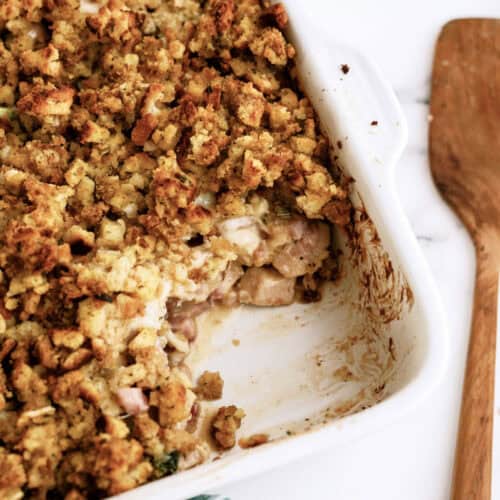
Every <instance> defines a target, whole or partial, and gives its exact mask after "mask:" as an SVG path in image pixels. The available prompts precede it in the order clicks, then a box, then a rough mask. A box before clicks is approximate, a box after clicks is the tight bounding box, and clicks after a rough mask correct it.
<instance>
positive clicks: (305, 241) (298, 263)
mask: <svg viewBox="0 0 500 500" xmlns="http://www.w3.org/2000/svg"><path fill="white" fill-rule="evenodd" d="M329 245H330V228H329V227H328V225H327V224H324V223H322V222H312V223H309V224H308V225H307V228H306V230H305V232H304V234H303V235H302V237H301V239H300V240H298V241H294V242H292V243H288V244H287V245H285V246H284V247H283V248H282V249H280V251H279V252H278V253H276V255H275V256H274V258H273V260H272V265H273V267H274V268H275V269H277V270H278V271H279V272H280V273H281V274H282V275H283V276H285V277H286V278H296V277H297V276H303V275H304V274H310V273H313V272H314V271H316V270H317V269H318V268H319V267H320V266H321V263H322V262H323V260H325V259H326V258H327V257H328V247H329Z"/></svg>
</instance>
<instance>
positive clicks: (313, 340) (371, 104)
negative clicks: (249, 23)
mask: <svg viewBox="0 0 500 500" xmlns="http://www.w3.org/2000/svg"><path fill="white" fill-rule="evenodd" d="M284 3H285V5H286V8H287V11H288V14H289V17H290V31H289V35H290V38H291V41H292V42H293V43H294V45H295V47H296V49H297V53H298V55H297V66H298V70H299V75H300V80H301V82H302V85H303V87H304V90H305V92H306V94H307V95H308V96H309V97H310V99H311V100H312V102H313V104H314V106H315V108H316V111H317V112H318V114H319V117H320V120H321V122H322V126H323V128H324V131H325V132H326V134H327V135H328V136H329V138H330V140H331V143H332V144H333V145H334V146H335V147H334V151H333V153H332V154H334V155H336V156H337V157H338V160H337V161H338V162H339V163H340V165H341V167H342V168H343V170H344V172H345V173H346V174H347V175H349V176H351V177H352V178H353V180H354V182H353V184H352V193H351V199H352V201H353V204H354V206H355V208H356V216H355V227H354V231H353V233H352V234H350V235H345V234H338V241H340V242H341V247H342V248H341V250H342V256H341V269H342V279H340V280H339V281H338V283H336V284H334V285H332V286H330V287H329V288H328V289H327V290H326V291H325V293H324V297H323V300H322V301H321V302H318V303H315V304H308V305H304V304H294V305H292V306H288V307H282V308H270V309H267V308H261V309H257V308H251V307H240V308H238V309H235V310H233V311H232V312H231V313H224V314H222V313H210V315H208V316H205V317H202V318H201V319H200V321H201V325H200V327H201V328H200V330H201V331H202V332H203V334H202V335H200V337H201V338H200V339H199V342H198V345H197V346H196V348H195V349H194V352H193V353H192V354H190V360H189V361H190V363H189V364H190V367H191V369H192V371H193V374H194V375H195V376H196V375H198V374H200V373H202V372H203V371H204V370H207V369H208V370H214V369H215V370H220V372H221V375H222V376H223V378H224V380H225V390H224V398H223V401H222V403H223V404H225V403H232V402H236V403H237V404H238V405H239V406H241V407H242V408H244V409H245V412H246V415H247V417H246V418H245V420H244V423H243V426H242V428H241V430H240V432H239V435H240V436H250V435H251V434H254V433H266V434H268V435H269V442H268V443H267V444H264V445H262V446H260V447H258V448H253V449H247V450H243V449H241V448H238V447H235V448H234V449H233V450H232V451H231V452H229V453H225V454H223V455H222V456H216V455H214V457H213V458H217V460H209V461H208V462H206V463H205V464H203V465H200V466H198V467H195V468H193V469H191V470H188V471H183V472H180V473H178V474H176V475H173V476H170V477H167V478H164V479H161V480H158V481H155V482H152V483H149V484H146V485H144V486H142V487H140V488H138V489H135V490H133V491H130V492H128V493H125V494H122V495H120V496H119V498H123V499H130V500H132V499H139V498H150V499H153V498H158V499H159V498H168V499H169V500H174V499H177V498H179V499H180V498H188V497H190V496H193V495H195V494H198V493H201V492H203V491H208V490H211V489H214V488H216V487H218V486H220V485H222V484H223V483H227V482H229V481H236V480H239V479H242V478H245V477H248V476H250V475H253V474H256V473H258V472H262V471H264V470H266V469H270V468H272V467H276V466H278V465H281V464H284V463H285V462H288V461H290V460H293V459H294V458H297V457H300V456H303V455H305V454H308V453H312V452H315V451H318V450H320V449H323V448H327V447H328V448H329V447H334V446H336V445H338V444H339V443H345V442H348V441H351V440H353V439H355V438H357V437H359V436H361V435H363V434H367V433H370V432H373V431H374V430H376V429H377V428H380V427H382V426H386V425H388V424H389V423H390V422H391V421H393V420H394V419H396V418H398V417H400V416H401V415H402V414H403V413H404V412H406V411H408V410H409V409H410V408H411V407H413V406H414V405H416V404H417V402H418V401H419V400H421V399H422V398H423V397H425V395H426V394H428V393H429V391H431V390H432V388H433V386H434V385H435V384H437V382H438V381H439V379H440V377H441V376H442V374H443V372H444V368H445V366H446V364H447V353H448V345H447V344H448V341H449V339H448V335H447V332H446V327H445V324H444V319H443V310H442V307H441V302H440V300H439V297H438V295H437V291H436V288H435V286H434V283H433V281H432V279H431V276H430V273H429V270H428V268H427V266H426V263H425V262H424V259H423V256H422V254H421V252H420V250H419V247H418V244H417V241H416V239H415V237H414V235H413V233H412V231H411V228H410V226H409V223H408V221H407V219H406V217H405V215H404V213H403V210H402V208H401V204H400V201H399V199H398V196H397V194H396V188H395V181H394V168H395V165H396V163H397V161H398V160H399V158H400V156H401V153H402V151H403V148H404V147H405V144H406V141H407V129H406V123H405V118H404V116H403V114H402V111H401V109H400V107H399V104H398V102H397V100H396V98H395V96H394V93H393V91H392V90H391V88H390V86H389V85H388V84H387V83H386V82H385V81H384V79H383V78H382V77H381V75H380V74H379V72H378V70H377V69H376V68H375V67H374V66H373V65H372V64H371V63H369V62H368V61H367V60H366V59H365V58H364V57H362V56H361V55H360V54H359V53H357V52H356V51H355V50H353V49H351V48H349V46H348V45H344V44H343V43H340V42H339V41H337V40H335V39H334V38H333V37H332V36H331V35H330V34H321V33H318V31H317V30H316V29H315V27H314V26H311V25H309V24H308V21H307V18H308V17H307V16H305V15H304V9H306V8H307V7H306V6H305V5H304V4H303V2H299V1H293V0H289V1H286V2H284ZM235 340H236V341H237V342H235ZM217 404H220V402H218V403H217ZM214 408H215V407H214ZM117 498H118V497H117Z"/></svg>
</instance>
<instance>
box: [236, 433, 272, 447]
mask: <svg viewBox="0 0 500 500" xmlns="http://www.w3.org/2000/svg"><path fill="white" fill-rule="evenodd" d="M268 441H269V436H268V435H267V434H252V435H251V436H249V437H247V438H240V439H239V440H238V444H239V445H240V448H255V447H256V446H260V445H261V444H265V443H267V442H268Z"/></svg>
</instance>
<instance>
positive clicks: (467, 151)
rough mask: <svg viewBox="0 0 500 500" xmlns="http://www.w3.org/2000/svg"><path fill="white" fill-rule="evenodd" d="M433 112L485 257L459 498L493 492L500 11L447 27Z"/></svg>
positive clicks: (460, 451)
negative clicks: (496, 16)
mask: <svg viewBox="0 0 500 500" xmlns="http://www.w3.org/2000/svg"><path fill="white" fill-rule="evenodd" d="M431 117H432V118H431V120H432V121H431V125H430V161H431V168H432V172H433V175H434V179H435V181H436V183H437V185H438V187H439V189H440V191H441V193H442V194H443V196H444V198H445V199H446V200H447V201H448V202H449V203H450V205H451V206H452V207H453V209H454V210H455V211H456V213H457V214H458V215H459V216H460V218H461V219H462V221H463V223H464V224H465V225H466V227H467V228H468V230H469V232H470V234H471V236H472V238H473V240H474V244H475V247H476V257H477V276H476V290H475V297H474V311H473V320H472V332H471V337H470V343H469V355H468V361H467V371H466V375H465V383H464V389H463V391H464V392H463V400H462V412H461V418H460V430H459V434H458V442H457V448H456V456H455V473H454V487H453V498H454V499H455V500H489V499H490V498H491V473H492V468H491V466H492V463H491V461H492V427H493V424H492V422H493V420H492V418H493V394H494V392H493V390H494V368H495V337H496V313H497V311H496V309H497V290H498V273H499V271H500V19H460V20H456V21H452V22H450V23H449V24H447V25H446V26H445V27H444V28H443V30H442V32H441V35H440V37H439V40H438V43H437V47H436V54H435V60H434V70H433V77H432V98H431ZM457 286H460V283H457Z"/></svg>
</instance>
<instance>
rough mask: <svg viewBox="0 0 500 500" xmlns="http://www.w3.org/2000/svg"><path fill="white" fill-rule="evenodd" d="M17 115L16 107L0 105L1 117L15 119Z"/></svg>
mask: <svg viewBox="0 0 500 500" xmlns="http://www.w3.org/2000/svg"><path fill="white" fill-rule="evenodd" d="M16 116H17V113H16V109H15V108H8V107H3V106H0V118H7V120H9V121H12V120H15V119H16Z"/></svg>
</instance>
